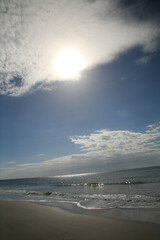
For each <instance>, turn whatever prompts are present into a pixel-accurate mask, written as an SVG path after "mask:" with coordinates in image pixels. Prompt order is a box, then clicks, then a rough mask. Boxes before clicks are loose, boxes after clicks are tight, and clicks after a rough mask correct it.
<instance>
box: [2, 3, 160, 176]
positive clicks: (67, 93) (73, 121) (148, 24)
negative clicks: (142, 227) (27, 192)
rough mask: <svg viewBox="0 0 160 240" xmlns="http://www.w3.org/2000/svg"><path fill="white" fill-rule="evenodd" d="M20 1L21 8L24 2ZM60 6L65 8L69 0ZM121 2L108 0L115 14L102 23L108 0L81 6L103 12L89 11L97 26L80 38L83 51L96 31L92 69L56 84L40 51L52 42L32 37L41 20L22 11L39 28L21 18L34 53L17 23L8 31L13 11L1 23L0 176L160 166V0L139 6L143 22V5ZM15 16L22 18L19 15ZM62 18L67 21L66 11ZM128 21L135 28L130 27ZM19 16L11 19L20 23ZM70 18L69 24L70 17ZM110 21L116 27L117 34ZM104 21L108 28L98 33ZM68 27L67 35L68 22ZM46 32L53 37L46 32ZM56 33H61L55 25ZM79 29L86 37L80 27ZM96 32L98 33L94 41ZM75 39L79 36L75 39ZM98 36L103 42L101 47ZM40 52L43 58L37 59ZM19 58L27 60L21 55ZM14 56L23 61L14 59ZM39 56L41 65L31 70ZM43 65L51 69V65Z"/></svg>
mask: <svg viewBox="0 0 160 240" xmlns="http://www.w3.org/2000/svg"><path fill="white" fill-rule="evenodd" d="M21 2H22V6H23V3H24V2H23V1H21ZM33 2H34V3H35V4H33V5H32V9H36V10H37V11H40V10H39V5H38V6H37V5H36V1H33ZM60 2H61V4H65V3H66V2H67V1H60ZM71 2H72V1H71ZM77 2H79V1H77ZM86 2H87V3H86ZM96 2H98V3H96ZM119 2H120V3H121V4H120V5H115V6H114V5H112V4H111V1H106V3H107V4H108V5H107V6H106V7H107V9H109V10H110V11H111V10H112V9H115V12H116V14H115V16H114V14H113V16H111V17H110V14H109V13H110V12H109V10H108V15H107V13H106V15H105V16H106V18H107V20H104V19H103V23H102V22H101V19H100V20H99V19H98V20H97V15H96V14H97V13H99V12H101V11H102V10H103V7H104V6H103V4H104V1H101V0H99V1H95V3H93V2H92V3H91V2H88V1H83V4H84V11H83V13H82V15H83V14H85V8H86V9H87V11H88V9H90V8H91V6H90V5H89V4H95V5H94V6H93V7H94V8H93V9H98V12H97V13H96V14H95V10H94V11H93V12H92V11H91V12H90V14H88V15H87V16H88V21H89V20H90V19H91V20H92V21H93V20H94V21H95V23H96V24H98V25H100V26H99V28H98V30H97V29H95V31H91V33H90V35H91V39H90V35H87V34H86V33H84V39H82V40H83V41H80V46H82V49H83V50H84V49H85V48H84V46H85V44H84V43H85V41H86V45H87V44H89V45H92V41H91V43H88V41H89V40H92V38H93V36H94V34H95V39H94V41H93V46H91V48H89V47H90V46H89V45H88V48H89V49H88V52H87V54H88V56H92V58H93V61H92V64H91V66H90V67H89V68H88V69H85V70H84V71H83V72H82V73H81V77H80V79H79V80H78V81H73V80H72V81H70V80H67V81H66V80H65V81H64V80H63V79H62V80H58V81H57V79H56V78H55V76H54V75H53V76H52V75H49V74H50V73H49V72H47V73H46V72H45V74H46V75H45V74H44V71H42V68H41V62H43V61H44V63H45V60H46V58H45V57H44V58H43V56H44V55H45V53H46V52H45V51H44V52H41V51H40V52H38V49H39V48H40V47H42V46H43V47H46V51H48V52H49V50H48V45H47V43H49V42H50V41H49V40H48V35H47V37H46V38H45V40H46V45H43V44H42V43H41V42H39V40H38V39H36V36H38V37H39V35H38V34H40V32H37V33H36V35H35V36H34V35H33V32H34V27H37V24H38V21H40V19H37V18H36V17H35V16H34V15H33V16H31V15H29V13H28V12H27V11H26V12H25V10H24V9H23V7H22V9H20V10H21V11H22V12H23V11H24V16H25V17H26V15H27V14H28V16H29V17H30V20H32V19H33V20H34V22H33V23H35V26H34V24H33V26H32V24H30V22H25V20H24V26H25V27H26V29H27V30H28V32H27V34H28V35H26V36H27V37H28V39H27V40H28V42H29V41H30V39H31V40H32V38H34V39H33V40H32V44H31V45H29V46H27V47H29V49H30V50H31V53H30V54H28V55H27V56H26V55H25V54H26V53H25V51H24V48H25V46H26V45H25V44H26V42H25V43H24V41H27V40H24V39H23V38H24V36H25V34H26V33H23V34H22V33H21V32H22V29H21V28H18V29H17V28H16V27H15V26H14V27H13V29H14V28H15V29H14V30H13V32H11V30H10V31H9V30H8V29H9V26H10V24H11V23H10V22H11V19H12V14H11V12H9V10H8V13H7V14H8V16H7V17H5V21H6V23H5V24H6V25H4V26H5V27H6V32H7V30H8V33H7V34H6V33H5V34H4V35H3V34H2V37H3V38H8V45H7V43H6V45H5V44H3V41H2V43H1V44H2V47H3V49H5V50H4V52H3V59H2V58H1V65H0V66H1V71H0V74H1V82H0V88H1V91H0V94H1V95H0V178H18V177H33V176H50V175H59V174H66V173H80V172H92V171H102V170H106V171H108V170H116V169H117V170H118V169H123V168H134V167H143V166H152V165H159V163H160V158H159V157H160V151H159V147H160V128H159V126H160V110H159V109H160V107H159V105H160V94H159V89H160V79H159V77H160V68H159V65H160V50H159V36H160V32H159V29H158V27H157V26H158V23H159V18H158V14H157V11H156V10H155V9H156V8H155V6H156V1H155V6H154V4H153V5H151V6H152V8H148V4H149V3H148V1H137V2H138V3H139V4H140V6H141V8H142V7H143V8H142V9H144V10H145V11H146V12H144V16H142V17H141V18H142V19H139V12H137V13H136V14H137V15H136V14H135V9H136V7H137V6H138V5H136V4H135V5H134V6H131V8H128V5H126V4H125V1H122V2H121V1H119ZM122 3H123V4H124V5H122ZM8 4H9V5H8V6H7V5H6V6H5V4H4V6H2V7H3V8H4V9H9V8H10V7H11V4H12V3H11V2H10V3H8ZM47 4H48V5H47ZM49 4H52V1H47V2H46V6H45V5H44V7H46V8H47V7H49V6H50V5H49ZM79 4H80V2H79ZM122 6H123V8H122ZM7 7H8V8H7ZM58 7H59V6H57V9H58ZM89 7H90V8H89ZM78 8H79V5H78V6H77V5H76V4H74V3H73V4H71V5H70V6H69V7H68V8H67V9H68V12H69V13H70V11H72V10H74V12H75V10H77V9H78ZM12 9H14V6H13V8H12ZM148 9H150V11H149V10H148ZM122 10H123V11H122ZM5 11H7V10H5ZM15 11H16V10H15ZM57 11H58V10H57ZM139 11H140V10H139ZM51 13H52V12H51ZM51 13H50V14H51ZM124 13H126V15H125V14H124ZM145 13H146V14H145ZM153 13H154V15H153ZM16 14H17V19H18V14H19V12H18V11H17V12H16ZM25 14H26V15H25ZM43 14H44V15H43ZM43 14H42V16H43V17H44V19H45V18H46V19H45V21H46V24H47V26H50V25H49V24H50V21H49V20H48V19H49V16H47V17H46V15H45V12H44V13H43ZM58 14H60V13H59V12H58ZM94 14H95V15H94ZM117 14H119V15H118V19H119V18H120V21H122V23H120V24H121V28H122V34H124V35H125V36H123V37H121V33H120V31H119V27H118V28H117V21H118V20H117ZM156 14H157V15H156ZM61 15H62V17H63V14H61ZM57 16H59V15H57ZM156 16H157V17H156ZM78 17H81V15H80V16H79V15H78ZM78 17H74V16H73V19H74V21H73V23H75V27H76V24H77V23H78V22H79V21H80V19H78ZM92 17H93V19H92ZM57 18H58V17H57ZM121 18H122V19H121ZM128 18H129V21H130V24H129V26H125V24H126V22H127V21H128V20H127V19H128ZM6 19H7V20H6ZM17 19H15V20H14V21H15V22H16V21H19V20H17ZM51 19H52V18H51ZM61 19H63V18H61ZM65 19H68V16H67V15H66V16H65ZM77 19H78V20H77ZM115 19H116V21H115ZM12 21H13V19H12ZM96 21H97V22H96ZM106 22H107V24H108V22H111V23H112V24H111V27H112V29H113V32H112V29H111V30H110V27H108V25H107V24H106ZM137 22H138V23H139V24H137ZM58 23H59V22H58ZM153 23H154V24H153ZM21 24H22V23H21ZM59 24H60V23H59ZM103 24H104V26H103V28H104V29H102V28H101V26H102V25H103ZM105 24H106V25H105ZM130 26H132V27H131V29H130ZM139 27H140V29H138V28H139ZM32 28H33V29H32ZM83 28H84V25H83ZM87 28H90V25H87V23H86V29H87ZM107 28H108V30H107V31H108V35H110V37H108V35H107V37H108V38H106V33H105V29H107ZM36 29H37V28H36ZM66 29H67V30H66V31H69V30H68V25H67V27H66ZM142 30H144V31H143V34H142V36H138V37H135V34H140V33H141V31H142ZM37 31H38V30H37ZM42 31H43V30H42ZM48 31H49V33H50V32H51V30H50V29H49V28H48ZM54 31H58V30H57V28H56V29H55V30H54ZM79 31H80V32H81V28H80V29H79ZM97 32H99V34H101V36H99V37H97V39H96V34H97ZM13 33H14V34H13ZM113 33H114V34H113ZM132 33H134V34H133V36H132ZM16 34H18V39H16ZM44 34H45V33H44ZM85 34H86V35H85ZM112 34H113V36H112ZM116 34H117V35H116ZM128 34H129V35H128ZM11 35H12V37H11ZM30 35H31V36H30ZM60 36H61V35H60ZM31 37H32V38H31ZM50 37H52V38H53V40H55V45H56V46H57V44H58V43H59V38H58V39H56V38H57V37H56V36H52V34H51V36H50ZM72 37H73V39H74V34H73V36H72ZM147 37H148V39H147V40H146V38H147ZM79 38H80V36H79ZM101 38H102V40H103V38H104V42H103V41H101ZM139 38H141V39H140V40H139ZM43 40H44V39H43ZM84 40H85V41H84ZM106 40H108V43H109V42H110V41H111V42H113V45H111V47H110V49H109V50H108V48H107V49H106V48H105V45H106ZM18 41H19V42H18ZM34 41H37V45H38V44H39V46H38V47H39V48H37V49H36V46H35V45H34ZM47 41H48V42H47ZM66 41H67V40H66ZM77 41H78V40H77ZM83 42H84V43H83ZM117 42H118V44H117ZM64 44H66V43H65V42H64V40H63V42H62V46H63V45H64ZM73 44H74V43H73ZM83 44H84V46H83ZM5 46H7V47H6V48H5ZM11 46H12V49H11ZM50 47H51V46H50ZM65 47H67V44H66V46H65ZM101 47H102V49H101ZM36 51H37V52H38V54H39V55H36V57H35V52H36ZM54 51H55V50H54V49H53V52H54ZM86 51H87V50H86ZM33 52H34V54H33ZM93 52H94V54H93ZM20 53H21V54H22V55H19V54H20ZM23 54H24V56H25V57H23ZM40 54H41V55H42V59H41V58H40ZM17 56H19V58H18V59H17V61H16V57H17ZM37 56H39V58H37ZM47 56H49V55H47ZM36 59H38V60H37V67H34V66H35V63H34V62H35V60H36ZM29 62H31V63H32V64H29ZM32 65H33V66H32ZM4 66H5V67H4ZM45 67H46V68H47V65H46V66H45ZM48 71H49V70H48Z"/></svg>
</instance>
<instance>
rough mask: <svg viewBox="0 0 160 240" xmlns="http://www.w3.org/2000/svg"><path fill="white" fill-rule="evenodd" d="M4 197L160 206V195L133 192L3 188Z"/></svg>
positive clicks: (104, 205)
mask: <svg viewBox="0 0 160 240" xmlns="http://www.w3.org/2000/svg"><path fill="white" fill-rule="evenodd" d="M0 193H2V194H1V195H2V197H4V196H6V198H7V197H8V199H11V200H12V199H15V196H16V199H17V200H21V199H25V200H27V201H34V202H39V203H42V202H44V203H45V204H46V205H47V204H49V203H54V202H70V203H73V202H74V203H76V204H77V206H78V207H81V208H84V209H110V208H135V207H136V208H137V207H160V196H146V195H140V194H139V195H138V194H137V195H136V194H135V195H131V194H77V195H74V194H70V193H60V192H52V191H45V192H41V191H26V190H5V189H1V190H0ZM12 196H13V198H12Z"/></svg>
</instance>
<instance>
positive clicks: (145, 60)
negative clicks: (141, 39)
mask: <svg viewBox="0 0 160 240" xmlns="http://www.w3.org/2000/svg"><path fill="white" fill-rule="evenodd" d="M150 59H151V57H150V56H144V57H141V58H139V59H137V60H136V63H137V64H146V63H148V62H149V61H150Z"/></svg>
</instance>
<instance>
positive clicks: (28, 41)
mask: <svg viewBox="0 0 160 240" xmlns="http://www.w3.org/2000/svg"><path fill="white" fill-rule="evenodd" d="M0 9H1V13H0V22H1V24H0V27H1V32H0V49H1V54H0V89H1V90H0V94H4V95H11V96H18V95H22V94H24V93H26V92H27V91H29V90H30V89H31V88H32V87H34V86H38V87H39V86H40V84H42V86H43V87H44V88H45V84H46V85H47V86H48V84H50V83H53V82H54V81H57V80H59V79H57V77H56V76H55V75H54V73H53V63H54V59H55V58H56V55H57V54H58V52H59V51H60V50H62V49H63V48H67V47H75V48H77V49H79V50H80V51H81V52H82V53H83V55H84V56H85V57H86V58H87V59H88V60H89V67H94V66H95V65H97V64H101V63H107V62H110V61H113V60H114V59H115V58H116V57H117V56H119V54H121V53H123V52H124V51H126V50H128V49H129V48H133V47H136V46H140V47H142V49H143V50H144V52H152V51H154V50H155V49H156V47H157V44H158V36H159V34H160V30H159V24H158V22H156V21H155V20H152V19H146V20H144V21H139V22H138V23H137V20H136V19H135V18H129V17H128V11H127V10H126V9H125V8H121V7H120V4H119V1H111V0H106V1H104V0H99V1H86V0H77V1H75V0H70V1H67V0H59V1H52V0H46V1H42V0H39V1H37V0H28V1H25V0H15V1H12V0H8V1H0Z"/></svg>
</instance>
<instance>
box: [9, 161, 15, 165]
mask: <svg viewBox="0 0 160 240" xmlns="http://www.w3.org/2000/svg"><path fill="white" fill-rule="evenodd" d="M15 163H16V162H13V161H12V162H7V164H15Z"/></svg>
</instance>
